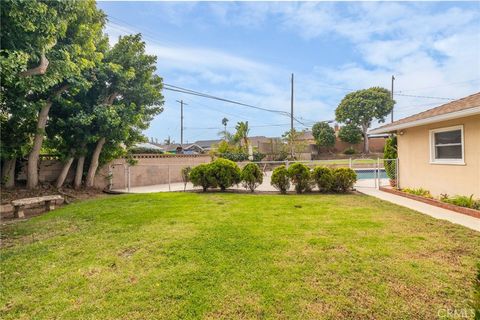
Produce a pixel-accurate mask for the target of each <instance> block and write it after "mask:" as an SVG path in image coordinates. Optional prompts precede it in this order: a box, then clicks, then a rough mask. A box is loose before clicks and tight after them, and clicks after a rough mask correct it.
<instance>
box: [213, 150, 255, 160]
mask: <svg viewBox="0 0 480 320" xmlns="http://www.w3.org/2000/svg"><path fill="white" fill-rule="evenodd" d="M218 157H219V158H223V159H227V160H231V161H235V162H240V161H247V160H248V154H246V153H245V152H231V151H227V152H224V153H220V154H218Z"/></svg>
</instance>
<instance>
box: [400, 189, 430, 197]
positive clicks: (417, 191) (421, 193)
mask: <svg viewBox="0 0 480 320" xmlns="http://www.w3.org/2000/svg"><path fill="white" fill-rule="evenodd" d="M402 191H403V192H406V193H409V194H413V195H416V196H420V197H425V198H433V197H432V195H431V194H430V191H428V190H425V189H423V188H418V189H409V188H404V189H402Z"/></svg>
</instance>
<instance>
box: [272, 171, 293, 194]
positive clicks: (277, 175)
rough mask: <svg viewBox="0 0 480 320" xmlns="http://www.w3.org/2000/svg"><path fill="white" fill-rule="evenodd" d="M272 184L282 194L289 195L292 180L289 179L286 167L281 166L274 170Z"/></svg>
mask: <svg viewBox="0 0 480 320" xmlns="http://www.w3.org/2000/svg"><path fill="white" fill-rule="evenodd" d="M270 184H271V185H272V186H273V187H274V188H275V189H277V190H280V192H281V193H284V194H285V193H287V191H288V189H290V179H289V178H288V170H287V168H286V167H285V166H279V167H277V168H275V170H273V173H272V179H271V181H270Z"/></svg>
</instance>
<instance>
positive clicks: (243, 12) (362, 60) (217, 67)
mask: <svg viewBox="0 0 480 320" xmlns="http://www.w3.org/2000/svg"><path fill="white" fill-rule="evenodd" d="M98 6H99V7H100V8H101V9H102V10H103V11H104V12H105V13H106V14H107V16H108V20H109V21H108V23H107V28H106V32H107V34H108V35H109V38H110V43H111V44H112V45H113V44H114V43H115V42H116V41H117V40H118V37H119V36H121V35H126V34H132V33H141V34H142V35H143V39H144V40H145V42H146V44H147V52H148V53H149V54H154V55H156V56H157V68H158V69H157V73H158V74H159V75H160V76H161V77H162V78H163V80H164V83H166V84H169V85H175V86H179V87H183V88H188V89H191V90H195V91H199V92H202V93H207V94H210V95H214V96H218V97H222V98H227V99H231V100H236V101H239V102H242V103H246V104H250V105H254V106H258V107H262V108H268V109H274V110H280V111H285V112H289V111H290V81H291V80H290V78H291V74H292V73H294V75H295V86H294V87H295V94H294V115H295V118H296V119H298V120H299V121H298V122H297V121H295V127H296V129H299V130H302V129H305V128H309V127H311V125H312V124H313V123H314V122H318V121H328V120H334V119H335V108H336V107H337V106H338V104H339V102H340V101H341V100H342V98H343V97H344V96H345V95H346V94H347V93H349V92H351V91H353V90H358V89H365V88H369V87H373V86H381V87H385V88H387V89H390V87H391V77H392V75H394V76H395V82H394V99H395V101H396V105H395V110H394V117H395V119H399V118H402V117H405V116H408V115H411V114H415V113H418V112H421V111H423V110H426V109H430V108H433V107H435V106H438V105H441V104H443V103H447V102H448V101H451V100H448V99H457V98H462V97H464V96H467V95H469V94H472V93H475V92H478V91H480V2H133V1H132V2H125V1H121V2H108V1H106V2H99V3H98ZM163 94H164V96H165V104H164V111H163V112H162V113H161V114H160V115H158V116H157V117H156V118H155V119H154V120H153V121H152V123H151V125H150V128H149V129H147V130H146V131H145V135H146V136H148V137H153V138H156V139H158V140H159V142H160V141H163V140H164V139H166V138H167V137H171V139H172V140H174V141H175V142H180V104H179V103H178V102H177V100H181V99H182V100H183V101H184V102H185V103H186V104H187V105H185V106H184V143H186V142H194V141H196V140H205V139H217V138H218V137H219V132H220V131H221V130H223V126H222V123H221V122H222V119H223V118H224V117H226V118H227V119H229V122H228V127H227V129H228V130H229V131H232V132H233V131H234V128H235V124H236V123H237V122H238V121H248V122H249V126H250V128H251V129H250V135H251V136H256V135H265V136H280V135H281V134H282V133H284V132H285V131H287V130H289V128H290V119H289V118H288V117H287V116H285V115H282V114H278V113H271V112H266V111H261V110H256V109H252V108H248V107H244V106H239V105H234V104H229V103H225V102H221V101H216V100H211V99H205V98H201V97H198V96H192V95H187V94H180V93H177V92H172V91H167V90H164V92H163ZM389 121H390V117H389V118H388V119H387V123H388V122H389ZM376 125H377V124H376V123H374V124H373V125H372V126H373V127H374V126H376Z"/></svg>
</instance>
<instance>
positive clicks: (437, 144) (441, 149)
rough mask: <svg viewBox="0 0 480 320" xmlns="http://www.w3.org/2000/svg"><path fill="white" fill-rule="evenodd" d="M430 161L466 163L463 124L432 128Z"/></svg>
mask: <svg viewBox="0 0 480 320" xmlns="http://www.w3.org/2000/svg"><path fill="white" fill-rule="evenodd" d="M430 162H431V163H440V164H465V162H464V141H463V126H455V127H448V128H441V129H435V130H430Z"/></svg>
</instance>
